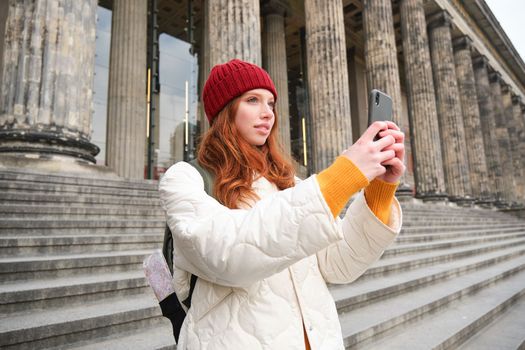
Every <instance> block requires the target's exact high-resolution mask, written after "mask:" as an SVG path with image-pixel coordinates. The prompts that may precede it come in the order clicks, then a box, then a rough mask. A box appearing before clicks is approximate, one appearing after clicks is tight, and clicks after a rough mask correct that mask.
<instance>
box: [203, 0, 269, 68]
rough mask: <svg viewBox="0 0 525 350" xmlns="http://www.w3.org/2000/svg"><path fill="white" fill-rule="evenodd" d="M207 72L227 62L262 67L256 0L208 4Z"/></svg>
mask: <svg viewBox="0 0 525 350" xmlns="http://www.w3.org/2000/svg"><path fill="white" fill-rule="evenodd" d="M206 10H207V13H208V16H206V18H205V20H206V21H208V23H207V29H208V40H209V42H208V45H209V49H210V51H209V62H210V64H209V65H210V68H211V67H213V66H214V65H216V64H220V63H225V62H228V61H229V60H231V59H234V58H239V59H241V60H244V61H247V62H251V63H255V64H257V65H258V66H260V65H261V64H262V60H261V24H260V19H259V13H260V10H259V0H208V1H207V9H206Z"/></svg>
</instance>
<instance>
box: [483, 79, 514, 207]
mask: <svg viewBox="0 0 525 350" xmlns="http://www.w3.org/2000/svg"><path fill="white" fill-rule="evenodd" d="M489 79H490V89H491V91H492V97H493V101H494V121H495V123H496V140H497V142H498V146H499V153H500V162H501V163H500V165H501V171H502V174H501V175H502V183H503V199H504V200H505V201H506V202H507V203H506V204H510V203H511V202H513V201H514V176H513V170H512V155H511V153H510V144H509V132H508V131H507V122H508V117H507V115H506V114H505V110H504V106H503V94H502V91H501V84H502V80H501V74H500V73H499V72H492V73H490V75H489ZM509 98H510V96H509Z"/></svg>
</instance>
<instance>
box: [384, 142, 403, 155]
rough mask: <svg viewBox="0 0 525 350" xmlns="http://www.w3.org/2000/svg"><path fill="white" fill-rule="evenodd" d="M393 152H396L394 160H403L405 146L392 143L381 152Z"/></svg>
mask: <svg viewBox="0 0 525 350" xmlns="http://www.w3.org/2000/svg"><path fill="white" fill-rule="evenodd" d="M390 150H392V151H394V152H396V158H399V159H403V157H404V155H405V145H404V144H402V143H394V144H393V145H390V146H388V147H386V148H383V149H382V151H390Z"/></svg>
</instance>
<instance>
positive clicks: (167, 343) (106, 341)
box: [68, 326, 177, 350]
mask: <svg viewBox="0 0 525 350" xmlns="http://www.w3.org/2000/svg"><path fill="white" fill-rule="evenodd" d="M168 328H169V327H165V326H163V327H153V328H146V329H140V330H136V331H134V332H125V333H121V334H113V335H112V336H109V337H105V338H96V339H91V340H89V341H84V342H81V343H79V344H68V349H70V350H100V349H111V350H129V349H133V350H175V349H176V348H177V346H176V345H175V340H174V338H173V335H172V332H171V330H170V329H168Z"/></svg>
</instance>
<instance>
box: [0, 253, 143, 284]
mask: <svg viewBox="0 0 525 350" xmlns="http://www.w3.org/2000/svg"><path fill="white" fill-rule="evenodd" d="M152 251H153V250H152V249H151V250H127V251H122V252H120V251H116V252H98V253H84V254H69V255H54V256H30V257H26V256H22V257H9V258H1V259H0V280H2V281H19V280H34V279H43V278H57V277H66V276H74V275H78V274H100V273H117V272H120V271H137V270H140V269H141V268H142V261H143V260H144V258H145V257H146V255H148V254H151V252H152Z"/></svg>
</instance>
